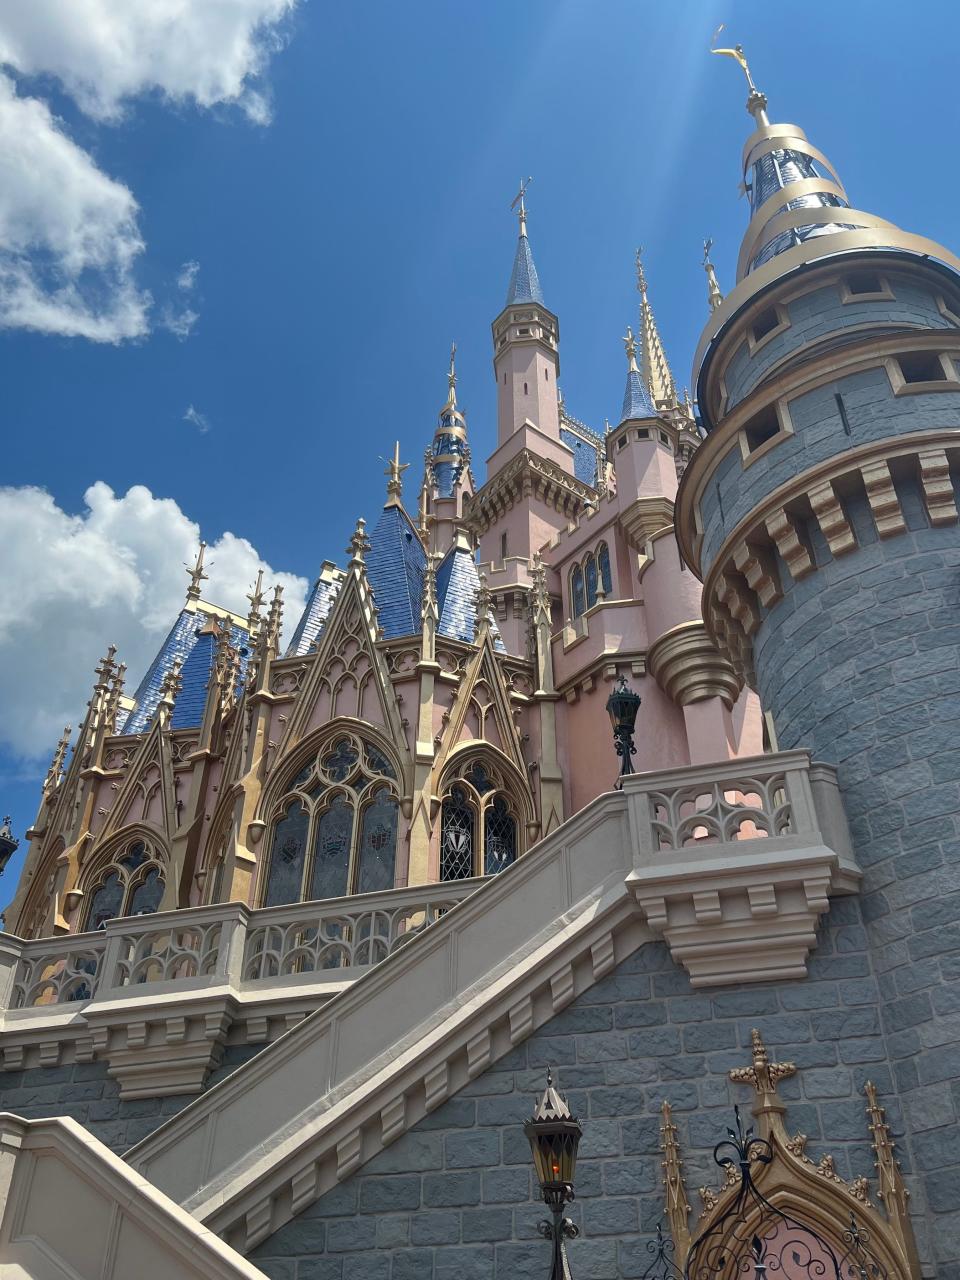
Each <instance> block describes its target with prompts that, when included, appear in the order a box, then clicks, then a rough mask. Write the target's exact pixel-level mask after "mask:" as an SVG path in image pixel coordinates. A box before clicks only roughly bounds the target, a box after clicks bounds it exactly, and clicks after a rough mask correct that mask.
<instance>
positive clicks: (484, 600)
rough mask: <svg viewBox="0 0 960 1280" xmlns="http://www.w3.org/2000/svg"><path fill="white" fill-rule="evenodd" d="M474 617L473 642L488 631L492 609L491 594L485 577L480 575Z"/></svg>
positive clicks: (483, 574)
mask: <svg viewBox="0 0 960 1280" xmlns="http://www.w3.org/2000/svg"><path fill="white" fill-rule="evenodd" d="M475 601H476V617H475V618H474V622H473V638H474V641H477V640H479V639H480V637H481V636H482V635H483V634H485V633H486V632H487V631H488V630H489V629H490V610H491V608H492V607H493V592H492V591H491V590H490V587H489V584H488V583H487V575H486V574H485V573H481V574H480V585H479V586H478V587H477V594H476V596H475Z"/></svg>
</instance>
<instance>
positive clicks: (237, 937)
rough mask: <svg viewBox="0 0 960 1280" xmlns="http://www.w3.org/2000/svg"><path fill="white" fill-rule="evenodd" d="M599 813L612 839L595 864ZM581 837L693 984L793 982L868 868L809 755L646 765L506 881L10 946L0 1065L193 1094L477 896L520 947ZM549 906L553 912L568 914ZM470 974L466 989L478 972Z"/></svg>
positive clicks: (593, 869) (199, 911)
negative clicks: (78, 1070)
mask: <svg viewBox="0 0 960 1280" xmlns="http://www.w3.org/2000/svg"><path fill="white" fill-rule="evenodd" d="M598 805H599V809H598V810H597V812H600V811H601V810H602V811H603V813H605V814H608V817H609V819H610V821H611V823H612V827H611V830H612V831H614V832H615V833H616V834H615V838H613V843H612V845H611V846H610V847H609V848H607V849H605V850H604V852H603V859H602V860H600V861H598V859H599V849H598V847H597V842H598V840H599V839H600V837H599V836H598V834H597V830H596V828H595V817H596V815H595V814H594V810H595V809H597V806H598ZM608 811H609V812H608ZM574 838H576V843H577V850H578V851H577V859H578V864H579V867H580V870H579V871H578V876H579V875H583V876H586V880H584V881H583V883H582V884H581V886H580V888H581V892H582V894H585V895H586V896H587V897H588V898H589V897H590V895H591V894H595V893H599V892H601V890H602V892H604V893H611V894H612V895H613V897H612V899H611V901H613V900H617V901H619V902H620V903H621V904H622V908H623V910H624V911H625V912H626V913H627V915H628V916H630V917H631V918H632V919H633V920H634V921H635V923H636V925H637V926H638V927H640V928H643V929H644V930H646V931H647V932H648V934H649V936H650V937H658V936H659V937H663V938H664V939H665V940H666V941H667V942H668V944H669V945H670V948H671V951H672V953H673V955H674V958H675V959H676V960H677V961H678V962H679V963H682V964H683V965H684V966H685V967H686V968H687V970H688V971H689V973H690V975H691V978H692V980H693V982H694V984H695V985H697V986H716V985H721V984H725V983H728V982H744V981H764V980H767V979H774V978H782V977H785V976H791V977H795V976H801V975H802V974H803V973H804V972H805V971H806V960H807V956H808V954H809V952H810V950H811V949H812V947H813V946H814V945H815V940H816V927H817V923H818V920H819V917H820V915H821V914H822V913H823V912H824V911H826V910H827V907H828V904H829V895H830V894H834V893H848V892H851V891H852V890H853V889H854V888H855V887H856V884H857V881H858V877H859V873H858V871H857V868H856V866H855V864H854V862H853V859H852V855H851V852H850V844H849V838H848V835H847V829H846V821H845V817H844V814H843V809H842V805H841V802H840V798H839V794H838V791H837V785H836V778H835V775H834V772H833V770H832V769H830V768H829V767H827V766H825V765H818V764H811V762H810V759H809V757H808V756H807V755H806V753H804V752H802V751H793V752H780V753H776V754H770V755H764V756H758V757H754V758H751V759H737V760H730V761H722V762H717V763H712V764H709V765H696V766H688V767H686V768H680V769H671V770H662V771H658V772H653V773H645V774H638V775H634V776H633V777H630V778H627V779H626V780H625V782H624V788H623V790H622V791H619V792H615V793H611V794H609V795H607V796H605V797H600V798H599V799H598V800H597V801H594V802H593V804H592V805H589V806H587V808H586V809H585V810H583V811H582V812H581V813H580V814H577V815H576V816H575V817H574V818H572V819H570V821H569V822H567V823H565V824H564V825H563V826H562V827H561V828H559V829H558V830H557V831H556V832H553V833H551V835H550V836H549V837H547V839H545V840H543V841H541V842H540V844H539V845H537V846H536V847H535V848H533V849H531V850H530V852H529V853H528V854H526V855H525V856H524V857H523V858H522V859H520V862H519V863H517V864H516V866H515V867H514V868H510V869H508V870H507V871H506V872H504V873H503V874H502V875H500V876H497V877H491V878H489V879H484V878H476V879H471V880H460V881H455V882H448V883H442V884H431V885H418V886H412V887H409V888H404V889H393V890H389V891H386V892H383V893H376V894H360V895H355V896H352V897H346V898H337V899H327V900H324V901H321V902H304V903H294V904H290V905H285V906H278V907H269V908H266V909H261V910H250V909H249V908H247V907H246V906H244V905H243V904H241V903H223V904H218V905H215V906H204V907H194V908H192V909H189V910H182V911H167V912H159V913H157V914H155V915H149V916H139V917H124V918H121V919H117V920H111V921H109V922H108V923H107V924H106V925H105V926H104V928H103V929H102V930H99V931H97V932H96V933H87V934H74V935H67V936H59V937H54V938H41V939H36V940H30V941H25V940H23V939H20V938H16V937H13V936H8V935H0V1051H2V1055H3V1066H4V1068H5V1069H8V1070H19V1069H22V1068H24V1067H32V1066H36V1065H49V1066H56V1065H61V1064H66V1063H69V1062H92V1061H94V1060H104V1061H106V1062H107V1063H108V1070H109V1072H110V1074H111V1075H112V1076H114V1077H116V1078H117V1079H118V1081H119V1082H120V1086H121V1096H122V1097H124V1098H129V1097H156V1096H159V1095H162V1094H175V1093H176V1094H183V1093H196V1092H199V1091H201V1090H202V1088H203V1086H204V1082H205V1080H206V1079H207V1076H208V1075H209V1073H210V1071H211V1069H212V1068H214V1067H215V1066H217V1065H218V1063H219V1062H220V1060H221V1058H222V1055H223V1052H224V1049H225V1048H226V1047H227V1045H228V1044H229V1045H237V1046H245V1045H251V1044H258V1043H259V1044H264V1043H267V1042H271V1041H274V1040H276V1039H278V1038H279V1037H280V1036H281V1035H283V1034H284V1033H285V1032H287V1031H289V1030H290V1029H291V1028H292V1027H295V1026H296V1025H297V1024H298V1023H299V1022H301V1021H302V1020H303V1018H305V1017H306V1016H307V1015H309V1014H312V1013H315V1012H317V1011H318V1010H320V1009H321V1008H322V1007H323V1006H324V1005H326V1004H327V1003H328V1002H330V1001H331V1000H333V998H334V997H336V996H339V995H340V994H341V993H343V992H344V991H345V990H346V988H348V987H351V986H353V985H354V984H355V983H356V982H357V980H358V979H359V978H361V977H364V975H366V976H367V978H369V977H371V976H372V975H371V973H370V971H371V970H372V969H373V968H374V967H378V966H379V967H380V968H381V969H383V970H389V969H390V963H388V962H392V960H399V957H398V956H397V955H396V953H397V951H398V950H401V949H402V950H404V951H406V950H407V949H408V944H414V945H412V946H410V950H411V951H412V952H413V953H415V954H416V955H419V954H421V948H420V947H418V946H416V945H415V944H416V941H417V939H419V938H420V936H421V935H423V934H424V933H428V934H430V936H431V937H433V936H436V935H437V930H439V931H440V932H441V933H444V934H445V933H446V932H448V931H449V929H448V926H453V925H454V918H455V917H456V918H463V917H462V914H461V913H459V912H452V911H451V909H452V908H454V907H456V906H457V905H458V904H459V903H461V902H462V901H463V900H464V899H465V898H467V897H470V896H473V895H475V894H476V895H477V904H478V905H477V909H476V910H477V912H479V913H480V914H481V915H483V916H485V917H486V907H485V906H484V905H483V904H484V903H485V902H488V901H489V904H490V910H491V912H493V911H497V912H500V914H501V916H502V912H503V909H504V907H503V904H502V903H501V899H502V898H503V896H504V895H506V897H507V898H508V899H509V901H510V908H509V912H508V915H509V917H510V919H511V920H514V921H515V923H516V930H515V934H516V936H513V934H511V936H510V937H509V938H504V939H503V948H504V949H503V950H498V953H497V954H498V956H499V957H500V959H502V957H503V956H504V955H507V954H512V952H513V951H515V950H516V951H518V952H523V950H524V948H525V947H529V946H530V945H531V943H530V939H529V938H528V937H527V931H528V930H529V929H530V928H531V927H532V925H531V924H530V922H531V921H532V920H534V919H535V918H536V916H537V913H538V910H539V904H537V903H534V902H532V901H530V902H528V900H527V899H528V897H529V893H528V889H527V888H526V885H527V880H526V879H525V876H524V874H521V867H524V866H525V867H526V868H527V873H529V874H531V875H532V874H533V871H534V869H535V868H536V867H537V866H539V865H540V864H541V863H544V861H546V862H549V861H550V859H551V858H554V859H556V858H559V857H561V855H563V856H564V857H565V856H567V854H566V853H564V850H565V849H566V844H565V841H568V840H573V839H574ZM611 838H612V837H610V836H609V834H608V836H605V837H604V839H611ZM568 852H569V851H568ZM570 856H572V855H570ZM601 861H602V862H603V865H604V866H606V868H607V869H606V872H605V876H606V881H605V884H606V887H605V888H604V887H603V886H601V884H600V882H599V880H598V879H596V878H597V877H598V876H599V870H598V868H599V867H600V865H601ZM595 881H596V883H595ZM578 882H579V881H578ZM498 903H500V904H501V905H499V906H498ZM555 905H556V910H557V913H558V914H562V913H563V910H565V909H566V908H567V907H569V906H570V905H571V904H570V903H567V904H566V906H564V904H562V903H558V904H555ZM618 909H619V908H618ZM448 913H450V920H447V919H446V918H445V917H446V916H447V914H448ZM588 914H589V913H588ZM492 918H493V917H492V916H491V917H490V919H492ZM551 918H553V917H551ZM498 919H499V917H498ZM498 927H499V926H498ZM428 952H429V947H428ZM423 954H427V952H424V953H423ZM411 963H413V961H411ZM462 976H463V981H464V990H467V989H470V988H472V985H473V984H474V983H475V982H476V981H477V980H478V979H481V978H482V976H483V975H482V972H481V971H477V972H476V973H464V974H463V975H462ZM435 977H436V981H437V982H439V984H440V986H441V987H442V986H443V984H444V982H445V981H446V978H445V977H444V976H443V975H435ZM430 981H431V982H432V981H434V976H431V978H430ZM145 995H149V997H150V998H149V1000H145V999H144V996H145ZM398 998H400V999H401V1001H408V1000H409V993H405V994H402V995H400V996H398ZM518 1025H519V1024H518Z"/></svg>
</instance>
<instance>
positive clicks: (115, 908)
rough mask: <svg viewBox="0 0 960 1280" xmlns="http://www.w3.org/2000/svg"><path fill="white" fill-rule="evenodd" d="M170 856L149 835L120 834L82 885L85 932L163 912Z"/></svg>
mask: <svg viewBox="0 0 960 1280" xmlns="http://www.w3.org/2000/svg"><path fill="white" fill-rule="evenodd" d="M166 869H167V854H166V850H165V849H164V848H163V847H162V845H161V842H160V841H159V840H158V839H157V838H156V836H153V835H152V834H150V833H149V832H147V831H144V830H140V829H137V830H134V831H127V832H125V833H121V835H120V837H119V838H118V839H117V840H115V841H114V842H113V843H112V845H111V846H110V848H109V849H108V850H107V851H105V852H104V853H102V854H101V855H100V856H99V857H98V858H96V860H95V861H93V862H92V864H91V866H90V867H89V869H88V870H87V872H86V874H85V875H84V877H83V880H82V881H81V888H82V890H83V894H84V908H83V911H82V913H81V919H82V921H83V924H82V931H83V932H91V931H93V930H96V929H102V928H103V926H104V925H105V924H106V922H107V921H108V920H114V919H117V918H118V917H120V916H146V915H153V914H154V912H156V911H159V910H160V903H161V901H162V899H163V889H164V882H165V879H166Z"/></svg>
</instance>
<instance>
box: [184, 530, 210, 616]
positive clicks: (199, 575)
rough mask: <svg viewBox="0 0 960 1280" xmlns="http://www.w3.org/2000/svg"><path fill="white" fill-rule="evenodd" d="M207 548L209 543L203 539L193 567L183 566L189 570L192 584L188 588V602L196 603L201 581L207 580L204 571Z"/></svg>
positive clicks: (198, 597) (188, 573)
mask: <svg viewBox="0 0 960 1280" xmlns="http://www.w3.org/2000/svg"><path fill="white" fill-rule="evenodd" d="M206 549H207V544H206V543H205V542H204V541H203V540H202V539H201V542H200V546H199V548H198V550H197V558H196V560H195V561H194V564H193V567H192V568H191V566H190V565H188V564H185V565H184V566H183V567H184V568H185V569H186V571H187V577H188V578H189V579H190V586H189V587H188V588H187V604H188V605H189V604H194V605H195V604H196V603H197V601H198V600H199V599H200V583H201V582H205V581H206V580H207V576H208V575H207V574H205V573H204V571H203V553H204V552H205V551H206Z"/></svg>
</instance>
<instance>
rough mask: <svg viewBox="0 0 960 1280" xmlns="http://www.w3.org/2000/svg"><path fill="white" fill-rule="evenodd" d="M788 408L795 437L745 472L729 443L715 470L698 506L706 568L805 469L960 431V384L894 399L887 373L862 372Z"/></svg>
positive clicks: (794, 401)
mask: <svg viewBox="0 0 960 1280" xmlns="http://www.w3.org/2000/svg"><path fill="white" fill-rule="evenodd" d="M837 392H839V393H840V394H841V395H842V396H843V404H844V409H845V412H846V415H847V424H848V426H849V428H850V434H849V435H847V434H846V432H845V430H844V426H843V422H842V420H841V418H840V410H839V409H838V407H837V401H836V393H837ZM788 408H789V412H790V420H791V422H792V423H793V427H794V434H793V435H792V436H786V437H784V438H783V439H782V440H780V442H779V443H778V444H777V445H775V446H774V447H773V448H772V449H771V450H770V451H769V452H768V453H766V454H765V455H764V456H763V457H762V458H758V459H757V460H756V461H754V462H753V463H751V465H750V466H744V462H743V458H742V456H741V453H740V447H739V445H737V444H734V446H733V447H732V448H731V449H730V450H729V451H728V452H727V453H726V454H725V455H724V457H723V458H722V459H721V460H720V461H719V463H718V464H717V466H716V467H715V468H714V474H713V476H712V477H711V480H710V483H709V484H708V485H707V486H706V488H705V489H704V494H703V497H702V499H701V501H700V518H701V520H702V522H703V532H704V539H703V556H704V565H705V566H709V564H710V562H711V560H712V558H713V556H714V555H715V554H716V552H717V550H718V549H719V547H720V544H721V543H722V541H723V539H724V538H725V537H726V535H727V534H728V533H729V532H730V530H731V529H733V528H734V526H735V525H737V524H738V523H739V522H740V521H741V520H742V519H743V518H744V517H745V516H748V515H749V514H750V512H751V511H752V510H753V509H754V508H755V507H756V506H757V505H758V504H759V503H760V502H761V501H762V500H763V499H764V498H765V497H766V496H767V494H769V493H770V492H772V491H773V490H774V489H776V488H777V487H778V486H779V485H781V484H786V483H787V482H788V481H790V480H792V479H793V478H794V477H795V476H798V475H800V474H801V473H802V472H803V471H805V470H807V469H808V468H809V467H814V466H816V465H817V464H818V463H821V462H824V461H826V460H827V459H829V458H831V457H833V456H835V455H837V454H841V453H844V452H846V451H847V450H848V449H854V448H856V447H857V445H861V444H869V443H872V442H874V441H876V440H884V439H887V438H888V437H894V436H898V435H905V434H906V433H907V432H911V431H933V430H937V429H939V428H943V427H957V426H960V386H958V387H957V388H956V390H955V391H946V392H943V391H938V392H928V393H926V394H923V395H906V396H895V395H894V394H893V389H892V387H891V385H890V379H889V378H888V376H887V372H886V370H885V369H882V368H876V369H866V370H864V371H863V372H862V373H855V374H851V376H850V377H847V378H838V379H837V381H836V382H833V383H830V385H829V386H826V387H818V388H817V389H816V390H815V391H808V392H807V393H806V394H805V395H801V396H795V397H794V398H793V399H791V400H790V401H789V403H788Z"/></svg>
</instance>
